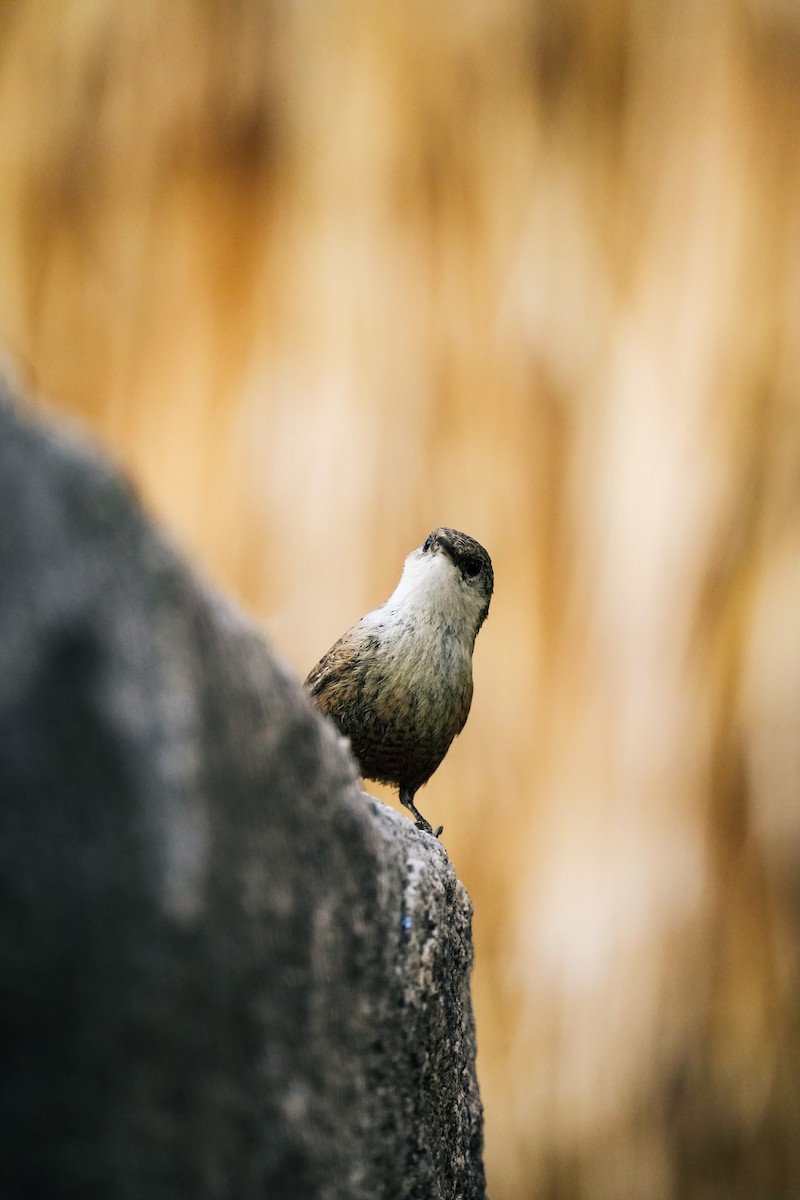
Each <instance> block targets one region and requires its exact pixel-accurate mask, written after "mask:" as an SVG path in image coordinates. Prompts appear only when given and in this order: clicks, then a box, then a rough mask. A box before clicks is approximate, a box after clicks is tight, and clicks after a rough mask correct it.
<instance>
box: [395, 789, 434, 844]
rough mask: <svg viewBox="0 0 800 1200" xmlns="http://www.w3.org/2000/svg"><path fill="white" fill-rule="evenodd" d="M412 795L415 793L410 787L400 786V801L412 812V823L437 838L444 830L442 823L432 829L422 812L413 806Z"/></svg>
mask: <svg viewBox="0 0 800 1200" xmlns="http://www.w3.org/2000/svg"><path fill="white" fill-rule="evenodd" d="M414 795H415V792H414V791H412V789H411V788H403V787H401V788H400V803H401V804H402V805H403V806H404V807H405V808H407V809H408V811H409V812H410V813H412V814H413V816H414V824H415V825H416V827H417V829H423V830H424V831H425V833H429V834H431V836H432V837H435V838H438V837H439V835H440V834H441V833H442V832H443V831H444V825H440V826H439V828H438V829H436V830H434V829H433V827H432V826H431V824H430V823H429V822H428V821H426V820H425V818H424V817H423V815H422V813H421V812H420V811H419V809H418V808H417V807H416V806H415V804H414Z"/></svg>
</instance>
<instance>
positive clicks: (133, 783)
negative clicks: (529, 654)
mask: <svg viewBox="0 0 800 1200" xmlns="http://www.w3.org/2000/svg"><path fill="white" fill-rule="evenodd" d="M0 514H2V515H1V516H0V913H1V915H2V927H1V929H0V1011H1V1012H2V1023H3V1030H4V1044H5V1049H4V1051H3V1062H2V1068H1V1069H0V1128H2V1142H1V1144H0V1195H2V1196H3V1197H4V1200H17V1198H21V1197H29V1196H37V1197H40V1196H41V1197H47V1198H57V1197H64V1200H66V1198H67V1197H69V1198H70V1200H74V1197H77V1196H80V1197H81V1200H94V1198H97V1200H101V1198H102V1200H117V1198H131V1200H133V1198H136V1200H144V1198H146V1200H166V1198H170V1200H172V1198H175V1200H177V1198H178V1197H180V1198H181V1200H186V1198H188V1197H191V1198H192V1200H202V1198H206V1197H209V1198H210V1197H219V1198H220V1200H222V1198H225V1200H230V1198H233V1197H235V1198H236V1200H249V1198H251V1197H252V1198H255V1197H259V1198H260V1200H267V1198H271V1197H277V1198H280V1200H293V1198H295V1197H296V1198H297V1200H314V1198H317V1197H320V1198H321V1197H326V1198H327V1197H331V1198H333V1197H348V1198H349V1197H353V1198H360V1197H364V1198H369V1200H376V1198H377V1197H386V1198H387V1200H400V1198H410V1197H419V1200H435V1198H437V1197H463V1198H465V1200H466V1198H472V1197H482V1196H484V1194H485V1189H484V1179H483V1168H482V1162H481V1122H482V1118H481V1107H480V1100H479V1097H478V1090H477V1085H476V1080H475V1031H474V1025H473V1018H472V1008H471V1002H470V992H469V976H470V969H471V963H472V942H471V934H470V916H471V910H470V904H469V900H468V898H467V896H466V893H465V892H464V889H463V888H462V886H461V885H460V883H459V882H458V880H457V878H456V876H455V874H454V872H453V870H452V868H451V866H450V864H449V862H448V859H447V855H446V852H445V850H444V848H443V847H442V846H441V845H439V844H438V843H437V842H435V841H434V840H433V839H432V838H430V837H428V836H427V835H425V834H421V833H419V832H418V831H417V830H416V829H414V827H413V826H412V824H411V822H410V821H408V820H406V819H405V818H404V817H400V816H398V815H397V814H396V813H394V812H393V811H392V810H390V809H388V808H387V807H386V806H384V805H381V804H379V803H378V802H377V801H374V800H372V799H370V798H368V797H365V796H364V795H363V794H360V793H359V790H358V785H357V778H356V771H355V768H354V765H353V762H352V760H351V758H350V755H349V753H348V752H347V748H346V745H345V744H344V743H343V742H342V741H341V740H340V739H339V738H338V737H337V736H336V734H335V733H334V731H333V730H332V728H331V727H330V726H329V725H328V724H327V723H326V722H324V721H323V720H322V719H321V718H319V717H318V716H317V715H316V714H315V713H314V712H312V710H311V708H310V706H309V704H308V702H307V700H306V698H305V696H304V695H303V693H302V689H301V687H300V684H299V681H298V680H297V679H296V678H295V677H294V675H293V674H292V672H290V671H289V670H288V669H287V668H286V667H285V666H284V665H283V664H282V663H281V662H280V660H279V659H278V658H277V657H276V656H275V655H274V653H272V652H271V650H270V648H269V647H268V646H267V644H266V643H265V641H264V638H263V636H262V635H261V634H260V632H259V630H258V629H257V628H255V627H254V626H253V625H252V624H251V623H250V622H249V621H248V620H247V619H246V618H245V617H244V616H242V614H241V613H239V612H238V611H237V610H236V609H235V608H234V607H233V606H232V605H231V604H230V603H228V602H227V601H226V600H224V599H222V598H220V597H219V596H217V595H215V594H213V592H212V591H211V589H210V588H209V587H208V586H207V585H206V584H204V583H202V582H200V581H199V580H198V579H197V578H196V577H195V575H194V574H193V573H192V571H191V570H190V569H189V568H188V567H187V566H186V564H185V563H184V562H182V561H181V559H180V558H179V556H178V555H176V554H175V552H174V551H173V550H172V549H171V548H170V546H169V545H168V544H167V543H166V541H165V540H164V539H163V538H162V537H161V536H160V535H159V533H158V532H157V531H156V530H155V529H154V528H153V526H152V524H151V523H150V522H149V521H148V520H147V519H146V517H145V516H143V514H142V512H141V510H140V508H139V505H138V503H137V501H136V499H135V497H134V496H133V495H132V493H131V491H130V489H129V488H128V486H127V485H126V484H125V483H124V482H123V481H122V480H121V479H120V477H119V476H118V474H117V473H116V472H115V471H114V470H112V469H111V468H110V467H109V466H108V465H107V464H106V463H105V462H104V461H103V460H102V458H101V457H100V456H99V455H98V454H97V453H96V452H94V451H92V450H90V449H88V448H87V447H86V446H85V445H84V444H83V442H82V440H81V438H80V437H79V436H75V435H73V434H71V433H65V432H64V430H63V429H60V428H44V427H41V426H39V425H38V424H37V423H35V422H34V421H33V420H32V419H31V418H30V417H29V416H27V415H25V412H24V410H23V409H21V408H20V407H19V406H18V404H17V403H16V402H12V401H11V400H10V399H9V397H8V395H7V389H4V390H3V394H2V396H0Z"/></svg>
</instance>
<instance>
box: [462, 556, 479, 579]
mask: <svg viewBox="0 0 800 1200" xmlns="http://www.w3.org/2000/svg"><path fill="white" fill-rule="evenodd" d="M480 573H481V560H480V559H479V558H468V559H467V561H466V562H465V563H464V574H465V575H469V577H470V579H474V578H475V576H476V575H480Z"/></svg>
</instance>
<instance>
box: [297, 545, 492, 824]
mask: <svg viewBox="0 0 800 1200" xmlns="http://www.w3.org/2000/svg"><path fill="white" fill-rule="evenodd" d="M493 587H494V574H493V571H492V563H491V559H490V558H489V555H488V554H487V553H486V551H485V550H484V549H483V547H482V546H480V545H479V544H478V542H476V541H475V540H474V539H473V538H470V537H468V536H467V535H466V534H464V533H459V532H458V531H457V530H454V529H446V528H440V529H436V530H434V531H433V533H431V534H430V535H429V537H428V538H426V540H425V541H424V542H423V544H422V545H421V546H419V547H418V548H417V549H416V550H413V551H412V552H411V554H409V556H408V558H407V559H406V562H405V567H404V570H403V575H402V577H401V579H400V582H399V584H398V585H397V587H396V588H395V590H394V592H393V593H392V595H391V596H390V597H389V599H388V600H387V601H386V603H385V604H383V605H382V606H381V607H380V608H378V609H375V611H374V612H371V613H368V614H367V615H366V616H365V617H362V618H361V620H360V621H359V622H358V623H357V624H356V625H354V626H353V627H352V628H351V629H349V630H348V631H347V633H345V634H344V636H343V637H341V638H340V639H339V641H338V642H336V644H335V645H334V646H333V647H332V648H331V649H330V650H329V651H328V653H327V654H325V655H324V656H323V657H322V658H321V659H320V661H319V662H318V663H317V665H316V666H315V667H314V669H313V670H312V671H311V672H310V674H309V676H308V678H307V680H306V688H307V689H308V692H309V694H310V695H311V696H312V697H313V698H314V700H315V701H316V703H317V704H318V706H319V707H320V708H321V709H322V711H323V712H325V713H327V715H328V716H329V717H330V718H331V719H332V720H333V721H334V722H335V724H336V725H337V727H338V728H339V729H340V730H341V732H342V733H343V734H344V735H345V736H346V737H348V738H349V739H350V742H351V745H352V747H353V753H354V754H355V756H356V758H357V759H358V762H359V765H360V767H361V772H362V774H363V775H364V777H365V778H366V779H374V780H377V781H379V782H381V783H390V784H394V785H396V786H397V787H398V788H399V792H400V800H401V802H402V803H403V804H404V805H405V806H406V807H407V808H408V809H409V810H410V811H411V812H412V813H413V814H414V816H415V818H416V821H417V825H418V826H419V827H420V828H422V829H426V830H427V831H428V832H432V830H431V827H430V825H429V824H428V822H427V821H426V820H425V818H424V817H422V815H421V814H420V813H419V812H418V810H417V809H416V808H415V806H414V795H415V793H416V791H417V790H418V788H420V787H421V786H422V785H423V784H424V783H426V782H427V780H428V779H430V777H431V775H432V774H433V773H434V771H435V770H436V768H437V767H438V766H439V764H440V762H441V761H442V759H443V758H444V756H445V754H446V753H447V751H448V749H449V747H450V743H451V742H452V740H453V738H454V737H455V736H456V735H457V734H459V733H460V732H461V730H462V729H463V728H464V723H465V722H466V719H467V716H468V714H469V710H470V705H471V703H472V650H473V647H474V644H475V638H476V636H477V634H478V630H479V629H480V627H481V625H482V624H483V622H484V620H485V619H486V614H487V613H488V611H489V602H490V600H491V596H492V590H493ZM439 832H441V830H440V831H439Z"/></svg>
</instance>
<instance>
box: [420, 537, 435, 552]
mask: <svg viewBox="0 0 800 1200" xmlns="http://www.w3.org/2000/svg"><path fill="white" fill-rule="evenodd" d="M432 545H433V534H432V533H430V534H428V536H427V537H426V539H425V541H424V543H423V546H422V553H423V554H426V553H427V551H428V550H430V548H431V546H432Z"/></svg>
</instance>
